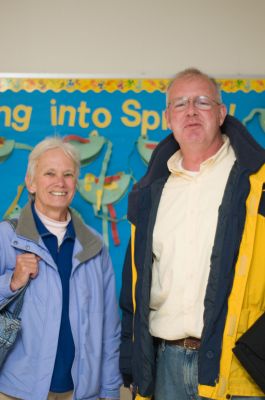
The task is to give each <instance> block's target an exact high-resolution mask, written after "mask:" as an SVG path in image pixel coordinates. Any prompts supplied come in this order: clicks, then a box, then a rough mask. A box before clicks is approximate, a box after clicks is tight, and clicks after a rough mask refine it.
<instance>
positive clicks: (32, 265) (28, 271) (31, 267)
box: [10, 253, 40, 292]
mask: <svg viewBox="0 0 265 400" xmlns="http://www.w3.org/2000/svg"><path fill="white" fill-rule="evenodd" d="M39 260H40V258H39V257H38V256H36V255H35V254H32V253H24V254H20V255H18V256H17V259H16V266H15V270H14V273H13V276H12V279H11V283H10V288H11V290H12V291H13V292H14V291H16V290H18V289H20V288H21V287H22V286H25V285H26V283H27V282H28V280H29V278H33V279H34V278H36V276H37V275H38V272H39Z"/></svg>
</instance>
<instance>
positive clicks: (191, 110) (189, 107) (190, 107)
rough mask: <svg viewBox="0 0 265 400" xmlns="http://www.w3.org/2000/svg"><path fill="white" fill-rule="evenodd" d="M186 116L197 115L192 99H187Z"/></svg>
mask: <svg viewBox="0 0 265 400" xmlns="http://www.w3.org/2000/svg"><path fill="white" fill-rule="evenodd" d="M187 113H188V115H196V114H197V113H198V110H197V107H196V106H195V104H194V99H189V101H188V104H187Z"/></svg>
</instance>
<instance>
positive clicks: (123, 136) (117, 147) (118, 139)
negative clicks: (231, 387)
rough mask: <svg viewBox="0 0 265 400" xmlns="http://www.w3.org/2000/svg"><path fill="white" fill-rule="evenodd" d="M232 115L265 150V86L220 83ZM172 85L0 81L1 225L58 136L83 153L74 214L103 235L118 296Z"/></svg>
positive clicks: (258, 82) (109, 81) (149, 81)
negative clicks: (131, 196) (134, 202)
mask: <svg viewBox="0 0 265 400" xmlns="http://www.w3.org/2000/svg"><path fill="white" fill-rule="evenodd" d="M217 81H218V83H219V84H220V89H221V93H222V98H223V102H224V103H225V104H226V106H227V108H228V111H229V113H230V114H232V115H234V116H235V117H237V118H238V119H239V120H241V121H242V122H243V123H244V124H245V125H246V126H247V128H248V130H249V132H250V134H251V135H253V136H254V137H255V139H256V140H257V142H259V143H260V144H261V145H262V146H263V147H265V79H264V77H261V78H260V79H217ZM168 83H169V80H168V79H83V78H82V79H81V78H80V79H59V78H58V79H55V78H52V79H46V78H45V79H40V78H15V77H14V78H6V77H4V78H1V77H0V174H1V186H0V218H1V219H3V218H6V217H7V216H17V215H19V212H20V210H21V208H22V207H23V206H24V205H25V203H26V201H27V199H28V195H27V192H26V189H25V187H24V176H25V172H26V166H27V160H28V155H29V152H30V151H31V149H32V148H33V147H34V146H35V145H36V144H37V143H38V142H39V141H41V140H42V139H44V138H45V137H47V136H54V135H60V136H63V137H64V138H65V140H68V141H71V142H72V143H73V144H74V145H76V146H77V147H78V149H79V150H80V153H81V162H82V166H81V173H80V178H79V186H78V191H77V193H76V196H75V198H74V200H73V203H72V206H73V209H74V210H75V211H76V212H77V213H78V214H79V215H80V216H81V217H82V218H83V220H84V221H85V222H86V223H88V224H90V225H91V226H92V227H94V228H95V229H97V230H98V231H99V232H100V233H102V235H103V237H104V240H105V242H106V243H107V245H108V246H109V249H110V254H111V257H112V261H113V265H114V269H115V274H116V281H117V292H118V293H119V291H120V287H121V272H122V265H123V259H124V255H125V250H126V247H127V243H128V239H129V234H130V227H129V223H128V222H127V220H126V212H127V196H128V193H129V191H130V189H131V187H132V185H133V183H134V182H136V181H137V180H138V179H139V178H140V177H141V176H142V175H143V174H144V172H145V170H146V166H147V163H148V160H149V159H150V156H151V154H152V151H153V149H154V148H155V146H156V145H157V143H158V142H159V141H161V140H162V139H163V138H164V137H165V136H166V135H167V134H168V133H169V131H168V129H167V126H166V121H165V116H164V109H165V93H166V88H167V85H168Z"/></svg>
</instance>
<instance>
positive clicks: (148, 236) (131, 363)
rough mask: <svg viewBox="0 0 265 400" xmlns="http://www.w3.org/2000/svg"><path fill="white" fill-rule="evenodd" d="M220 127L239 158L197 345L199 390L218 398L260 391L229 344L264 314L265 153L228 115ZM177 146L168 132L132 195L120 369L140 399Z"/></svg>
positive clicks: (223, 209) (150, 368)
mask: <svg viewBox="0 0 265 400" xmlns="http://www.w3.org/2000/svg"><path fill="white" fill-rule="evenodd" d="M222 131H223V132H224V133H226V135H227V136H228V137H229V139H230V143H231V145H232V147H233V149H234V152H235V155H236V161H235V163H234V165H233V168H232V170H231V172H230V175H229V178H228V181H227V185H226V188H225V192H224V196H223V200H222V204H221V205H220V208H219V214H218V223H217V228H216V234H215V239H214V245H213V250H212V255H211V266H210V275H209V280H208V285H207V289H206V295H205V302H204V328H203V333H202V338H201V347H200V350H199V393H200V395H201V396H204V397H208V398H211V399H219V400H222V399H226V398H229V397H227V396H229V395H235V394H236V395H241V396H259V395H262V392H261V391H260V389H259V388H258V386H256V385H255V383H254V382H253V381H252V380H251V378H250V377H249V376H248V374H247V373H246V372H245V370H244V369H243V367H242V366H241V365H240V364H239V362H238V361H237V360H236V358H235V356H233V352H232V348H233V347H234V344H235V342H236V340H237V339H238V337H240V336H241V335H242V334H243V333H244V332H245V331H246V330H247V329H248V328H249V327H250V326H251V325H252V324H253V323H254V322H255V321H256V320H257V319H258V317H259V316H260V315H261V314H262V313H263V312H264V311H265V296H264V293H265V244H264V243H265V165H264V163H265V151H264V150H263V149H262V148H261V147H260V146H259V145H258V144H257V143H256V142H255V140H254V139H253V138H252V137H251V135H250V134H249V133H248V132H247V130H246V129H245V127H244V126H243V125H242V124H241V123H240V122H239V121H238V120H236V119H235V118H233V117H231V116H227V117H226V119H225V122H224V124H223V126H222ZM178 149H179V146H178V143H177V142H176V141H175V139H174V137H173V135H172V134H171V135H169V136H168V137H166V138H165V139H164V140H163V141H162V142H161V143H160V144H159V145H158V146H157V148H156V149H155V151H154V152H153V155H152V158H151V160H150V163H149V166H148V170H147V172H146V174H145V176H144V177H143V178H142V179H141V180H140V181H139V182H138V183H137V184H136V185H135V186H134V188H133V190H132V191H131V193H130V195H129V204H128V220H129V221H130V223H131V227H132V235H131V239H130V243H129V245H128V249H127V253H126V257H125V262H124V269H123V284H122V289H121V296H120V306H121V309H122V342H121V348H120V350H121V355H120V368H121V372H122V374H123V378H124V383H125V385H128V384H129V383H132V382H134V384H135V385H136V387H137V391H138V395H137V397H136V399H138V400H140V399H144V398H151V397H152V395H153V393H154V380H155V356H156V344H155V341H154V339H153V338H152V336H151V335H150V333H149V328H148V322H149V301H150V287H151V279H152V236H153V228H154V224H155V219H156V214H157V209H158V205H159V201H160V196H161V193H162V190H163V187H164V184H165V182H166V180H167V178H168V176H169V171H168V168H167V160H168V159H169V157H170V156H171V155H172V154H173V153H174V152H176V151H177V150H178Z"/></svg>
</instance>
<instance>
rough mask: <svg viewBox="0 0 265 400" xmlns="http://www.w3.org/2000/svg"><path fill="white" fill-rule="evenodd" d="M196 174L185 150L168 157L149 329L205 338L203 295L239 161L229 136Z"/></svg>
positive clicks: (161, 333) (168, 335)
mask: <svg viewBox="0 0 265 400" xmlns="http://www.w3.org/2000/svg"><path fill="white" fill-rule="evenodd" d="M223 140H224V144H223V146H222V147H221V148H220V149H219V151H218V152H217V153H216V154H215V155H214V156H212V157H210V158H209V159H208V160H206V161H204V162H203V163H202V164H201V166H200V170H199V171H198V172H195V173H194V172H190V171H187V170H184V169H183V168H182V166H181V160H182V155H181V151H180V150H179V151H177V152H176V153H175V154H174V155H173V156H172V157H171V158H170V159H169V160H168V168H169V171H170V172H171V174H170V176H169V178H168V180H167V182H166V184H165V186H164V189H163V192H162V196H161V200H160V204H159V207H158V212H157V218H156V223H155V227H154V232H153V257H154V261H153V268H152V271H153V272H152V285H151V298H150V317H149V330H150V333H151V335H152V336H155V337H159V338H163V339H168V340H173V339H181V338H184V337H188V336H193V337H198V338H200V337H201V333H202V328H203V311H204V305H203V302H204V296H205V290H206V285H207V280H208V275H209V270H210V257H211V253H212V247H213V243H214V237H215V231H216V226H217V218H218V208H219V206H220V204H221V202H222V197H223V194H224V190H225V186H226V182H227V179H228V176H229V173H230V171H231V168H232V166H233V164H234V162H235V159H236V157H235V154H234V151H233V149H232V147H231V146H230V142H229V139H228V137H227V136H225V135H223Z"/></svg>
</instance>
